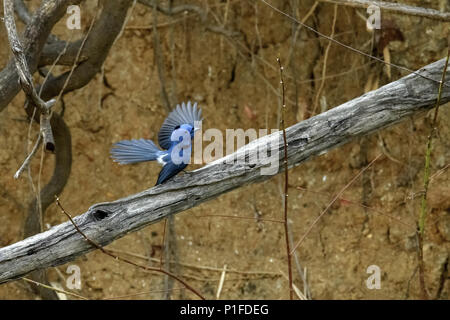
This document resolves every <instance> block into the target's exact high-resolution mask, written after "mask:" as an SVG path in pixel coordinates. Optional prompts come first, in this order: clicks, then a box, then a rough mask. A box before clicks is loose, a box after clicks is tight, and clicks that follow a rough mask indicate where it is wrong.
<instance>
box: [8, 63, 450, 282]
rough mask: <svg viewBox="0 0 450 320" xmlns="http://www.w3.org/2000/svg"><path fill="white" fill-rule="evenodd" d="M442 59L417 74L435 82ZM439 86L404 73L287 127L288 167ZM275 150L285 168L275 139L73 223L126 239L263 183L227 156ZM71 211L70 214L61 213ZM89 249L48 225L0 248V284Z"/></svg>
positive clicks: (378, 123)
mask: <svg viewBox="0 0 450 320" xmlns="http://www.w3.org/2000/svg"><path fill="white" fill-rule="evenodd" d="M444 62H445V60H444V59H442V60H439V61H437V62H434V63H432V64H430V65H428V66H426V67H424V68H422V69H420V70H419V71H418V72H419V73H421V74H423V75H426V76H428V77H431V78H433V79H436V80H437V81H439V80H440V78H441V74H442V69H443V67H444ZM437 92H438V84H437V83H435V82H432V81H428V80H426V79H424V78H422V77H419V76H418V75H416V74H411V75H408V76H406V77H403V78H401V79H400V80H397V81H395V82H392V83H390V84H388V85H385V86H383V87H381V88H379V89H378V90H375V91H371V92H369V93H367V94H364V95H363V96H360V97H358V98H356V99H353V100H351V101H348V102H346V103H344V104H342V105H340V106H338V107H336V108H333V109H331V110H329V111H327V112H324V113H322V114H319V115H317V116H315V117H312V118H309V119H307V120H305V121H302V122H300V123H297V124H295V125H293V126H291V127H289V128H287V132H286V133H287V141H288V163H289V166H290V167H292V166H296V165H298V164H300V163H302V162H303V161H306V160H308V159H310V158H311V157H313V156H317V155H320V154H323V153H326V152H327V151H328V150H330V149H332V148H335V147H337V146H340V145H342V144H344V143H346V142H348V141H351V140H353V139H355V138H356V137H359V136H362V135H366V134H369V133H371V132H374V131H377V130H380V129H382V128H384V127H387V126H390V125H393V124H395V123H397V122H399V121H401V120H403V119H405V118H407V117H409V116H413V115H415V114H418V113H420V112H424V111H426V110H429V109H431V108H433V107H434V105H435V103H436V97H437ZM448 101H450V88H449V87H448V86H446V87H444V88H443V93H442V100H441V102H442V103H446V102H448ZM268 142H270V143H272V145H273V146H275V147H276V149H278V150H279V159H280V160H279V161H280V162H279V167H278V172H281V171H282V170H283V168H284V166H283V165H282V160H283V144H282V139H281V133H280V132H277V133H273V134H271V135H268V136H265V137H262V138H260V139H257V140H254V141H252V142H251V143H250V144H248V145H246V147H245V148H241V149H239V150H238V151H237V152H235V153H234V154H232V155H229V156H226V157H224V158H221V159H218V160H216V161H214V162H212V163H210V164H208V165H206V166H204V167H202V168H200V169H198V170H195V171H193V172H191V173H189V174H186V175H182V176H177V177H175V178H174V179H173V180H171V181H168V182H167V183H165V184H163V185H159V186H156V187H153V188H150V189H148V190H145V191H143V192H141V193H138V194H135V195H131V196H129V197H126V198H123V199H119V200H116V201H113V202H105V203H98V204H95V205H93V206H91V207H90V208H89V209H88V211H87V212H85V213H83V214H81V215H79V216H77V217H75V218H74V221H75V223H76V224H77V225H78V226H79V228H80V229H81V231H82V232H84V233H85V234H86V235H87V236H88V237H89V238H90V239H92V240H93V241H95V242H97V243H99V244H101V245H107V244H109V243H111V242H112V241H114V240H115V239H117V238H120V237H123V236H124V235H126V234H127V233H130V232H133V231H136V230H139V229H141V228H143V227H145V226H148V225H149V224H152V223H156V222H157V221H159V220H161V219H163V218H165V217H167V216H168V215H170V214H175V213H179V212H181V211H184V210H187V209H189V208H192V207H194V206H197V205H199V204H200V203H202V202H205V201H208V200H210V199H213V198H215V197H217V196H219V195H221V194H223V193H226V192H228V191H231V190H233V189H236V188H239V187H241V186H243V185H246V184H249V183H254V182H258V181H263V180H267V179H269V178H271V177H272V176H271V175H261V171H260V169H261V168H262V167H264V165H263V164H261V163H257V164H251V163H243V162H242V161H241V162H235V163H232V164H227V163H226V160H227V159H230V157H233V156H236V154H238V155H243V154H244V153H245V154H246V157H247V155H248V152H251V151H254V150H257V148H261V150H265V148H266V147H267V143H268ZM66 210H69V211H70V208H66ZM93 249H94V248H93V247H92V246H91V245H90V244H89V243H88V242H86V240H84V239H83V237H82V236H81V235H80V234H79V233H77V231H76V230H75V228H74V227H73V225H72V224H71V223H70V222H65V223H62V224H60V225H57V226H54V227H52V228H51V229H50V230H48V231H45V232H43V233H40V234H36V235H34V236H32V237H29V238H27V239H25V240H22V241H19V242H17V243H15V244H12V245H9V246H7V247H4V248H1V249H0V283H3V282H6V281H11V280H13V279H17V278H20V277H22V276H24V275H25V274H27V273H29V272H31V271H34V270H37V269H42V268H46V267H51V266H57V265H60V264H63V263H66V262H69V261H72V260H74V259H75V258H77V257H78V256H80V255H82V254H86V253H88V252H89V251H91V250H93Z"/></svg>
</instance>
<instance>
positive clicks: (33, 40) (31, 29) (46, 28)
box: [0, 0, 81, 112]
mask: <svg viewBox="0 0 450 320" xmlns="http://www.w3.org/2000/svg"><path fill="white" fill-rule="evenodd" d="M80 2H81V0H57V1H56V0H44V1H42V4H41V6H40V7H39V9H38V10H37V11H36V12H35V13H34V15H33V17H32V19H31V22H30V23H29V24H28V25H27V28H26V30H25V32H24V35H23V39H24V41H23V54H24V55H25V57H26V63H27V65H28V68H29V69H28V70H29V72H30V74H33V73H34V72H35V71H36V68H37V63H38V60H39V55H40V53H41V51H42V48H43V47H44V45H45V42H46V41H47V38H48V37H49V35H50V31H51V30H52V28H53V26H54V25H55V24H56V22H58V21H59V19H61V17H62V16H63V15H64V14H65V13H66V8H67V6H68V5H69V4H78V3H80ZM19 90H20V84H19V75H18V73H17V71H16V66H15V61H14V59H13V60H11V61H10V62H9V63H8V64H7V66H6V67H5V68H4V69H3V70H2V71H1V72H0V112H1V111H2V110H3V109H4V108H5V107H6V106H7V105H8V104H9V102H10V101H11V100H12V99H13V98H14V97H15V96H16V94H17V93H18V92H19ZM44 100H45V99H44Z"/></svg>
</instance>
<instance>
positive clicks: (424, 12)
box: [319, 0, 450, 22]
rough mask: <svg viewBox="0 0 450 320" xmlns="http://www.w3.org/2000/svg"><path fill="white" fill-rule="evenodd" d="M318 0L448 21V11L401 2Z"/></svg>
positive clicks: (449, 18)
mask: <svg viewBox="0 0 450 320" xmlns="http://www.w3.org/2000/svg"><path fill="white" fill-rule="evenodd" d="M319 1H320V2H328V3H335V4H339V5H343V6H350V7H356V8H367V7H369V6H377V7H380V8H381V9H383V10H386V11H391V12H394V13H400V14H406V15H410V16H418V17H425V18H429V19H433V20H439V21H446V22H449V21H450V13H448V12H440V11H438V10H434V9H428V8H422V7H414V6H408V5H406V4H402V3H394V2H387V1H376V0H375V1H374V0H319Z"/></svg>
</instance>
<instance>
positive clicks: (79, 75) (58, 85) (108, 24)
mask: <svg viewBox="0 0 450 320" xmlns="http://www.w3.org/2000/svg"><path fill="white" fill-rule="evenodd" d="M102 2H103V9H102V12H101V14H100V17H99V18H98V20H97V21H95V23H94V25H93V27H92V30H91V32H90V34H89V36H88V38H87V39H86V41H85V43H84V45H83V43H80V42H74V43H73V44H70V45H69V46H68V49H67V52H71V54H72V55H70V56H69V55H68V56H67V57H68V58H69V57H70V60H69V61H72V62H74V61H75V62H76V58H75V57H74V56H73V55H75V56H76V55H77V54H78V49H79V48H80V46H82V50H81V52H80V57H83V56H84V57H86V60H84V61H83V62H81V63H79V64H78V65H77V66H76V67H75V69H74V70H73V72H72V71H67V72H65V73H63V74H61V75H59V76H57V77H54V78H52V79H49V80H48V81H47V82H46V83H45V84H44V86H43V90H42V97H43V98H44V99H45V98H49V97H55V96H57V95H59V94H60V92H61V91H62V90H63V92H62V93H67V92H71V91H73V90H76V89H79V88H82V87H84V86H85V85H86V84H88V83H89V82H90V81H91V79H92V78H93V77H94V76H95V75H96V74H97V73H98V72H99V71H100V70H101V67H102V65H103V63H104V61H105V59H106V57H107V56H108V53H109V50H110V49H111V47H112V45H113V43H114V41H115V40H116V38H117V36H118V35H119V34H120V32H121V30H122V26H123V24H124V23H125V19H126V17H127V13H128V9H129V8H130V7H131V5H132V3H133V1H132V0H119V1H102ZM61 45H62V44H59V46H61ZM62 46H63V45H62ZM53 51H54V52H57V51H56V50H55V49H53ZM68 78H70V79H69V81H68V82H67V83H66V81H67V79H68Z"/></svg>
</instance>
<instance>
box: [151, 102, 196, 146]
mask: <svg viewBox="0 0 450 320" xmlns="http://www.w3.org/2000/svg"><path fill="white" fill-rule="evenodd" d="M201 120H202V109H200V108H198V107H197V103H194V104H191V102H190V101H189V102H188V103H187V104H186V103H184V102H183V103H182V104H181V106H180V105H179V104H178V105H177V107H176V108H175V110H173V111H172V112H171V113H170V114H169V115H168V116H167V118H166V120H164V123H163V125H162V127H161V129H160V130H159V134H158V142H159V145H160V146H161V148H163V149H169V148H170V144H171V141H170V136H171V135H172V132H173V130H175V127H177V126H181V125H182V124H190V125H191V126H194V121H201Z"/></svg>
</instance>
